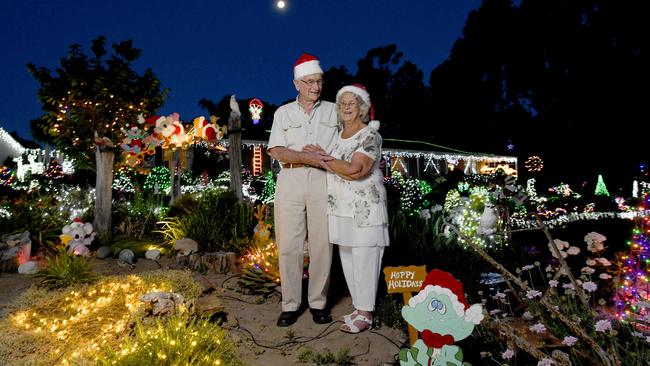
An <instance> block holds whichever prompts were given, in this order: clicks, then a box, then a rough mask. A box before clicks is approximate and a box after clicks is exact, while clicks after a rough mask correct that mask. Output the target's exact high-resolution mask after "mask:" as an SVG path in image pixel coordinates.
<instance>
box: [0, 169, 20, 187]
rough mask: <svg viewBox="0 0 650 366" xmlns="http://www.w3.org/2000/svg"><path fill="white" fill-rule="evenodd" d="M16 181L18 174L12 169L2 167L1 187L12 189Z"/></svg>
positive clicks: (0, 171)
mask: <svg viewBox="0 0 650 366" xmlns="http://www.w3.org/2000/svg"><path fill="white" fill-rule="evenodd" d="M15 180H16V174H15V173H14V171H13V170H11V168H9V167H6V166H4V165H3V166H2V167H1V168H0V185H2V186H5V187H11V185H12V184H13V183H14V181H15Z"/></svg>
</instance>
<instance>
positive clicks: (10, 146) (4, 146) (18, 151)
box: [0, 127, 25, 165]
mask: <svg viewBox="0 0 650 366" xmlns="http://www.w3.org/2000/svg"><path fill="white" fill-rule="evenodd" d="M23 151H25V148H24V147H23V145H21V144H20V143H19V142H18V141H16V140H15V139H14V138H13V137H12V136H11V135H10V134H9V132H7V131H5V129H4V128H2V127H0V165H2V164H3V163H4V161H5V159H7V157H12V158H15V157H17V156H20V155H22V153H23Z"/></svg>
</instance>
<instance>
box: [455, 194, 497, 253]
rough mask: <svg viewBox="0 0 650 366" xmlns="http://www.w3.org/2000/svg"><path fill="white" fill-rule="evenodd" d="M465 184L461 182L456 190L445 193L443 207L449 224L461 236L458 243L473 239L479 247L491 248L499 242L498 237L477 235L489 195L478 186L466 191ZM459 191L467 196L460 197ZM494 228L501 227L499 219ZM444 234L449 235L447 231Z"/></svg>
mask: <svg viewBox="0 0 650 366" xmlns="http://www.w3.org/2000/svg"><path fill="white" fill-rule="evenodd" d="M465 184H466V183H464V182H461V183H459V188H458V189H457V190H456V189H452V190H450V191H449V192H447V198H446V199H445V205H444V208H445V212H447V214H448V215H449V221H450V223H451V224H452V225H454V226H455V227H457V228H458V230H460V232H461V233H462V234H463V236H460V237H458V243H460V244H465V240H464V239H463V237H473V238H474V240H475V242H476V243H477V244H479V245H481V246H491V245H492V243H496V242H500V237H497V235H495V234H491V235H479V233H478V232H477V230H478V228H479V225H480V223H481V215H482V214H483V212H484V211H485V205H486V203H487V202H489V201H490V193H489V192H488V191H487V189H486V188H485V187H480V186H472V187H469V188H468V189H467V188H466V187H465ZM460 190H463V191H464V190H467V191H468V192H469V196H462V195H461V194H460V192H459V191H460ZM496 226H497V227H501V226H502V222H501V220H500V219H498V221H497V225H496ZM497 231H498V230H497ZM446 233H448V234H450V233H449V231H448V230H446ZM497 239H499V240H497Z"/></svg>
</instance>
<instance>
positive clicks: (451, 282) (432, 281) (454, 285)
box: [421, 269, 469, 310]
mask: <svg viewBox="0 0 650 366" xmlns="http://www.w3.org/2000/svg"><path fill="white" fill-rule="evenodd" d="M428 285H431V286H436V285H437V286H440V287H442V288H447V289H449V291H451V293H452V294H454V295H456V298H457V299H458V302H459V303H461V304H462V305H463V310H465V309H467V308H469V304H468V303H467V300H466V299H465V292H464V291H463V284H462V283H460V281H458V280H457V279H455V278H454V276H452V275H451V273H449V272H445V271H441V270H439V269H434V270H431V272H429V273H428V274H427V277H426V278H425V279H424V282H423V283H422V288H421V289H424V288H426V287H427V286H428Z"/></svg>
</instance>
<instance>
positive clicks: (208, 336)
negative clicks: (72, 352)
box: [97, 312, 242, 366]
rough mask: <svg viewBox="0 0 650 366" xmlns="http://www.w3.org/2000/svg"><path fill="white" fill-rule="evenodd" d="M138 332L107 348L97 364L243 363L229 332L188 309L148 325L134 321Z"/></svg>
mask: <svg viewBox="0 0 650 366" xmlns="http://www.w3.org/2000/svg"><path fill="white" fill-rule="evenodd" d="M134 333H135V334H134V335H133V336H132V337H129V338H128V339H126V340H125V341H124V342H123V343H122V344H120V345H119V349H113V348H106V349H105V350H104V352H103V354H101V355H100V357H99V358H98V360H97V364H98V365H114V364H119V365H134V366H135V365H242V363H241V361H239V360H238V358H237V356H236V353H237V348H236V346H235V344H234V343H233V342H232V341H231V340H230V339H229V338H228V337H227V334H226V332H225V331H224V330H223V329H221V328H220V327H219V326H217V325H216V324H212V323H210V321H209V320H208V319H206V318H201V319H197V318H193V317H190V316H189V314H187V312H181V313H179V314H175V315H173V316H171V317H169V318H167V319H156V322H155V324H153V325H147V324H146V323H145V322H143V321H141V320H137V321H136V324H135V332H134Z"/></svg>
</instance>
